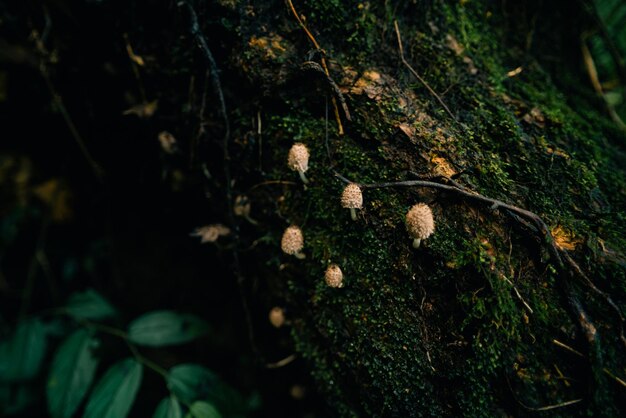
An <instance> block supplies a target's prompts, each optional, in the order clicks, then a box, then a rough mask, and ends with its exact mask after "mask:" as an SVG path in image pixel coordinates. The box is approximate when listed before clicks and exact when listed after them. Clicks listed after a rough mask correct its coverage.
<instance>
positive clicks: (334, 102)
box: [287, 0, 350, 135]
mask: <svg viewBox="0 0 626 418" xmlns="http://www.w3.org/2000/svg"><path fill="white" fill-rule="evenodd" d="M287 4H288V5H289V8H290V9H291V13H293V16H294V17H295V18H296V20H297V21H298V24H299V25H300V27H301V28H302V30H304V33H306V36H307V37H308V38H309V40H310V41H311V43H312V44H313V46H314V47H315V49H317V50H318V51H322V54H321V57H320V62H321V63H322V68H323V69H324V73H326V76H327V77H329V78H330V72H328V66H327V65H326V58H324V53H323V50H322V48H320V45H319V44H318V43H317V40H315V37H314V36H313V34H312V33H311V32H310V31H309V29H307V27H306V25H305V24H304V22H303V21H302V19H301V18H300V15H299V14H298V12H296V8H295V7H294V6H293V3H292V2H291V0H287ZM332 101H333V109H334V111H335V119H336V120H337V127H338V129H339V135H343V134H344V131H343V125H342V124H341V117H340V116H339V108H338V107H337V100H335V97H333V98H332ZM348 120H350V119H349V118H348Z"/></svg>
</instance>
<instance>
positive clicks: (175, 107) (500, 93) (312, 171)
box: [39, 0, 626, 417]
mask: <svg viewBox="0 0 626 418" xmlns="http://www.w3.org/2000/svg"><path fill="white" fill-rule="evenodd" d="M101 3H102V4H99V5H89V6H85V7H90V8H94V10H95V11H93V10H92V9H89V10H90V13H94V14H96V13H99V12H98V10H99V9H97V8H104V9H105V11H107V12H111V11H113V12H115V11H118V10H124V13H123V16H124V17H123V19H122V20H121V22H122V23H120V27H119V28H117V27H116V28H114V29H112V31H113V32H116V33H117V35H119V33H118V32H120V33H121V32H124V33H126V38H125V39H126V45H130V44H132V46H133V49H132V50H133V51H134V54H136V55H133V54H131V55H130V56H131V58H132V59H133V60H134V61H133V62H134V63H132V64H131V65H132V66H133V68H134V69H135V71H136V73H137V77H138V80H139V84H140V85H141V89H140V90H141V92H142V93H141V95H144V96H145V97H143V101H144V102H149V101H150V100H152V99H156V98H158V99H159V102H158V111H157V112H156V113H155V116H154V117H153V118H152V119H150V117H152V113H150V114H146V113H147V112H146V110H150V109H149V108H146V107H145V106H144V107H140V108H136V109H135V110H134V112H135V113H137V114H138V115H139V116H142V117H145V118H147V120H148V122H146V123H153V124H154V126H151V128H150V129H151V130H152V131H154V133H156V132H158V131H160V130H162V129H167V130H168V131H171V132H172V133H173V134H174V136H175V137H176V138H177V141H178V146H179V149H180V153H178V154H174V155H173V156H172V155H170V154H168V153H167V152H164V153H163V156H162V157H163V160H162V161H163V165H164V167H165V169H164V172H166V173H168V174H167V175H166V176H165V178H166V181H167V182H169V183H171V185H172V187H174V188H175V187H187V188H190V187H191V188H194V187H195V188H197V189H198V190H202V191H206V192H207V196H209V204H210V208H211V209H210V212H209V213H211V214H212V215H213V216H214V219H211V220H210V221H216V222H221V223H223V224H226V225H227V226H229V227H230V228H231V230H232V233H231V235H230V236H229V237H226V238H225V241H224V242H228V244H227V245H226V253H227V255H228V258H229V260H230V261H229V263H232V268H233V271H234V272H235V274H234V276H235V280H237V281H238V283H239V285H240V286H241V290H242V295H243V298H244V300H245V301H246V309H247V311H248V314H249V315H251V321H250V325H251V327H252V330H251V343H252V345H253V348H254V351H255V352H256V353H257V354H258V356H259V360H260V361H261V360H262V361H267V360H268V359H267V358H264V357H265V356H263V354H262V353H261V352H262V351H263V349H262V348H261V349H259V345H261V344H260V342H259V340H258V338H257V337H258V333H257V332H256V331H255V327H256V325H257V324H258V323H259V322H260V321H257V319H256V315H257V314H258V313H259V312H263V313H264V312H267V311H268V310H269V308H270V307H271V306H273V305H281V306H284V307H285V308H286V312H287V316H288V319H289V321H290V326H291V334H292V339H293V342H294V347H295V352H296V353H297V354H298V355H299V356H301V357H302V358H304V359H305V360H306V362H307V364H308V366H309V367H310V370H311V373H312V374H313V376H314V377H315V380H316V382H317V385H318V387H319V390H320V392H321V393H322V394H323V395H324V397H325V398H326V399H327V400H328V403H329V405H330V407H331V408H332V410H333V411H335V412H336V414H337V415H339V416H346V417H348V416H385V417H391V416H393V417H407V416H444V415H445V416H468V417H478V416H504V415H507V416H508V415H511V416H527V415H528V416H530V415H533V414H535V413H536V411H537V410H543V409H545V410H546V411H547V412H546V413H549V414H552V415H554V416H583V415H587V414H592V413H593V414H596V415H598V416H600V415H605V416H617V415H619V414H620V413H622V414H623V413H625V412H626V405H625V404H624V399H626V396H625V394H626V385H625V384H624V380H626V369H625V367H626V356H624V353H625V351H626V350H625V346H624V341H622V340H620V333H621V327H622V323H621V319H620V318H619V317H618V314H617V310H619V309H620V308H621V309H622V310H623V309H624V306H625V302H626V261H625V258H624V255H623V253H624V250H625V249H626V245H625V243H626V242H625V236H626V228H625V227H624V220H625V215H624V209H625V207H626V205H625V202H626V179H625V177H624V167H626V158H625V155H624V148H625V146H626V135H625V134H624V131H623V130H622V129H621V128H620V127H619V125H618V124H617V123H615V121H613V120H611V118H610V117H609V114H608V113H607V111H606V104H605V102H604V101H603V100H602V99H601V98H599V97H598V96H597V94H596V93H595V92H594V90H593V88H592V84H591V83H590V82H589V77H588V72H587V70H586V67H585V65H584V61H583V56H582V54H581V52H580V51H581V35H582V34H584V33H587V31H591V30H595V29H596V28H595V26H594V25H596V22H595V21H594V20H593V19H592V17H591V16H590V15H589V13H588V10H587V9H585V8H584V7H583V6H581V5H580V4H579V3H577V2H570V1H565V0H559V1H551V2H536V1H505V2H490V1H486V0H478V1H459V2H444V1H427V0H413V1H411V0H407V1H370V2H358V1H339V0H329V1H309V0H307V1H298V2H296V3H294V4H293V6H294V9H293V10H292V8H291V7H290V2H289V1H287V2H286V3H285V2H283V1H278V0H276V1H264V2H246V1H236V0H218V1H215V2H209V3H206V2H192V1H191V2H189V3H187V2H184V1H183V2H181V3H180V4H177V3H176V2H171V3H170V4H167V5H165V4H164V3H163V2H149V3H150V4H149V5H145V4H143V3H142V2H132V3H131V5H129V6H124V7H123V8H120V7H119V6H114V5H113V3H112V2H106V1H103V2H101ZM542 3H545V4H542ZM148 6H149V7H148ZM150 7H154V8H155V9H156V10H157V11H158V13H157V12H155V15H158V16H160V17H159V19H153V18H151V17H150V16H151V11H150V10H148V9H149V8H150ZM61 9H62V10H64V9H63V8H61ZM294 11H295V12H296V13H297V14H298V15H299V17H300V21H301V22H299V21H298V19H297V18H296V16H295V15H294ZM61 14H62V13H61ZM164 16H167V17H168V18H164ZM396 24H397V27H396ZM303 26H305V27H306V28H307V30H308V31H309V33H308V34H307V30H305V29H304V27H303ZM117 35H116V36H117ZM399 35H401V37H402V43H403V47H404V48H403V49H404V57H405V61H403V60H402V59H401V55H400V50H399V44H398V36H399ZM115 39H116V42H118V41H119V39H118V38H115ZM313 39H314V40H315V41H313ZM61 41H62V40H61ZM65 41H66V42H69V41H67V40H65ZM75 42H78V41H75ZM313 42H316V43H317V44H318V45H319V48H320V49H317V47H316V46H315V45H314V43H313ZM118 43H119V42H118ZM121 45H122V44H120V47H119V49H120V51H121V52H120V51H117V52H118V53H119V54H122V55H124V54H126V53H129V52H128V49H126V48H123V47H122V46H121ZM88 47H89V46H88V45H87V44H85V48H88ZM39 52H40V53H42V54H45V51H39ZM85 53H86V54H89V55H87V56H88V57H92V58H93V57H94V56H96V54H95V53H92V52H85ZM60 54H61V56H62V57H63V51H61V52H60ZM138 56H143V57H144V58H145V59H144V60H143V61H142V63H141V64H138V63H137V57H138ZM133 57H134V58H133ZM48 58H50V57H48ZM125 58H126V57H125ZM65 59H66V60H78V59H79V58H76V56H74V57H71V56H70V57H67V56H66V57H65ZM93 59H94V62H95V60H96V59H97V58H93ZM66 63H67V61H66ZM103 68H104V70H103V71H109V70H110V69H107V68H108V67H106V66H105V67H103ZM326 69H327V71H328V75H326ZM44 71H47V73H48V76H49V78H50V80H51V82H52V83H53V84H54V83H62V80H61V78H62V77H61V75H59V74H57V73H55V71H56V70H55V63H54V60H50V62H49V64H48V67H47V69H44ZM59 72H60V71H59ZM65 76H66V77H67V76H68V74H65ZM138 96H139V95H138ZM137 101H138V102H140V101H141V100H139V99H138V100H137ZM152 111H154V109H152ZM142 112H143V113H142ZM338 119H339V121H340V122H338ZM340 125H341V127H342V129H343V131H345V132H344V133H343V134H340V128H339V126H340ZM155 136H156V135H155ZM295 142H301V143H304V144H305V145H306V146H307V147H308V148H309V151H310V160H309V170H308V171H307V172H306V176H307V178H308V179H309V184H307V185H306V187H304V185H303V184H302V182H301V180H300V177H299V176H298V173H296V172H295V171H291V170H290V169H289V167H288V166H287V153H288V150H289V149H290V147H291V146H292V145H293V144H294V143H295ZM106 146H107V144H106V142H105V140H102V141H101V143H99V144H98V145H97V146H95V147H94V148H95V149H92V154H93V155H95V157H94V158H96V159H97V155H98V149H99V148H100V149H102V148H104V147H106ZM120 151H122V152H123V150H120ZM181 156H182V157H181ZM183 157H184V158H183ZM104 166H105V170H106V167H107V163H106V162H104ZM108 166H109V167H113V166H114V162H111V161H110V162H109V164H108ZM346 179H347V180H349V181H353V182H357V183H360V184H363V185H375V184H379V183H381V182H388V183H393V182H401V181H409V180H429V181H432V182H434V183H437V184H441V185H446V186H447V187H448V189H447V190H446V189H445V188H438V187H437V186H432V185H431V186H428V185H426V186H427V187H423V186H424V184H422V186H419V185H415V184H413V185H406V184H398V185H389V186H390V187H369V188H368V187H364V188H363V196H364V205H363V209H361V210H358V211H357V220H356V221H353V220H352V219H351V217H350V213H349V211H348V210H347V209H343V208H342V207H341V204H340V196H341V192H342V189H343V187H344V186H345V180H346ZM451 180H452V181H451ZM181 184H182V186H181ZM458 187H462V188H463V189H462V190H464V191H465V192H466V193H465V194H463V193H459V192H458V190H460V189H458ZM468 193H469V194H475V193H477V194H480V195H482V196H485V197H488V198H491V199H496V200H498V201H500V202H502V203H507V204H510V205H513V206H515V207H517V208H520V209H525V210H528V211H530V212H532V213H534V214H536V215H537V216H538V217H540V218H541V219H542V220H543V221H544V222H545V224H546V225H547V230H542V227H541V225H539V224H537V223H533V221H532V220H530V218H528V217H525V216H523V215H520V213H516V212H515V211H511V210H509V209H507V208H506V207H504V206H502V205H498V204H495V205H493V204H488V203H486V202H485V201H480V200H479V199H474V198H472V197H471V196H469V197H468V196H467V194H468ZM240 196H243V198H241V197H240ZM242 202H248V203H249V204H250V207H248V206H247V205H246V204H245V203H242ZM419 202H423V203H427V204H428V205H429V206H430V207H431V208H432V211H433V213H434V218H435V225H436V229H435V233H434V234H433V235H432V236H431V237H430V238H428V239H427V240H424V241H423V242H422V243H421V246H420V248H419V249H414V248H413V246H412V238H411V237H410V236H409V235H408V234H407V232H406V228H405V225H404V216H405V213H406V212H407V210H408V209H409V208H410V207H411V206H412V205H414V204H416V203H419ZM248 211H249V212H248ZM237 215H247V218H248V219H246V217H243V216H237ZM292 224H294V225H298V226H299V227H300V228H301V229H302V231H303V234H304V241H305V243H304V250H303V252H304V254H305V255H306V258H305V259H298V258H296V257H292V256H287V255H285V254H283V253H282V252H281V250H280V240H281V235H282V232H283V231H284V229H285V228H286V227H288V226H289V225H292ZM546 232H548V233H546ZM221 240H222V239H220V242H221ZM228 240H230V241H228ZM568 256H569V257H571V262H570V260H568V259H567V257H568ZM559 257H562V265H560V264H559V261H558V258H559ZM331 263H336V264H338V265H339V266H340V268H341V270H342V271H343V275H344V277H343V283H344V286H343V287H342V288H331V287H328V286H327V285H326V283H325V282H324V271H325V269H326V267H327V266H328V265H329V264H331ZM575 266H579V268H580V270H576V268H575ZM587 278H588V279H589V280H590V281H591V282H592V284H591V283H590V282H589V281H586V280H587ZM594 289H597V291H595V290H594ZM612 303H613V305H611V304H612ZM616 308H617V309H616ZM583 313H584V314H585V315H586V317H584V318H581V315H582V314H583ZM263 315H264V314H263ZM262 319H263V320H265V317H263V318H262ZM593 330H595V331H596V332H595V334H593V332H592V331H593ZM620 379H621V380H620Z"/></svg>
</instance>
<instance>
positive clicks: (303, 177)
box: [298, 169, 309, 184]
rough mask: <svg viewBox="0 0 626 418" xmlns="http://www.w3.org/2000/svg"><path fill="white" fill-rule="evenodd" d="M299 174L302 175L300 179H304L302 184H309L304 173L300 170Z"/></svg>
mask: <svg viewBox="0 0 626 418" xmlns="http://www.w3.org/2000/svg"><path fill="white" fill-rule="evenodd" d="M298 174H300V179H302V183H304V184H307V183H308V182H309V180H308V179H307V178H306V176H305V175H304V171H302V170H301V169H298Z"/></svg>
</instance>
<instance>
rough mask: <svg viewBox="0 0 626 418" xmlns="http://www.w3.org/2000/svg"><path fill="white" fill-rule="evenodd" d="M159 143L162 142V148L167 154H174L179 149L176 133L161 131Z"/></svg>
mask: <svg viewBox="0 0 626 418" xmlns="http://www.w3.org/2000/svg"><path fill="white" fill-rule="evenodd" d="M158 138H159V143H160V144H161V149H163V151H165V152H166V153H167V154H174V153H175V152H176V150H177V149H178V145H177V143H176V138H175V137H174V135H172V134H171V133H169V132H167V131H161V132H159V136H158Z"/></svg>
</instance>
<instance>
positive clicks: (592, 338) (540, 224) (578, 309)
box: [335, 173, 597, 345]
mask: <svg viewBox="0 0 626 418" xmlns="http://www.w3.org/2000/svg"><path fill="white" fill-rule="evenodd" d="M335 175H336V176H337V177H338V178H339V179H341V180H342V181H343V182H345V183H352V181H350V180H349V179H347V178H346V177H344V176H342V175H341V174H339V173H335ZM359 185H360V186H361V188H362V189H378V188H386V187H427V188H432V189H439V190H445V191H448V192H452V193H455V194H457V195H460V196H462V197H464V198H466V199H468V200H473V201H475V202H478V203H483V204H487V205H489V206H490V209H491V210H496V209H499V208H502V209H504V210H505V213H507V214H509V215H510V216H511V217H512V218H513V219H514V220H516V221H519V220H524V221H528V222H529V223H530V224H531V225H533V224H534V226H535V227H536V228H537V230H538V234H539V236H540V238H541V239H542V241H543V243H544V244H545V245H546V246H547V248H548V251H549V252H550V255H551V257H552V258H553V260H554V262H555V264H556V266H557V268H558V269H559V272H560V274H559V275H558V276H557V277H558V278H559V280H558V284H559V285H560V287H561V290H562V291H563V293H564V294H565V298H566V300H567V302H568V304H569V306H570V308H571V310H572V316H573V317H574V318H575V319H576V320H577V322H578V324H579V325H580V328H581V330H582V331H583V333H584V334H585V337H586V339H587V342H588V343H589V344H590V345H594V344H597V340H596V338H597V329H596V327H595V325H594V324H593V322H592V321H591V319H590V317H589V315H588V314H587V312H586V311H585V309H584V308H583V306H582V304H581V303H580V301H579V300H578V297H577V296H576V294H575V293H574V290H573V288H572V286H571V284H570V283H569V281H568V280H567V277H568V276H569V275H570V274H571V271H570V270H568V269H567V268H566V266H565V264H564V263H563V259H562V257H561V252H560V250H559V249H558V247H557V246H556V244H555V242H554V238H553V237H552V234H551V233H550V230H549V228H548V226H547V225H546V223H545V222H544V221H543V219H542V218H541V217H539V216H538V215H536V214H534V213H533V212H530V211H529V210H526V209H522V208H519V207H517V206H513V205H511V204H508V203H506V202H503V201H501V200H497V199H492V198H489V197H486V196H483V195H480V194H478V193H475V192H473V191H469V190H467V189H466V188H464V187H462V186H460V185H456V186H451V185H448V184H441V183H435V182H433V181H424V180H407V181H397V182H383V183H374V184H359Z"/></svg>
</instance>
